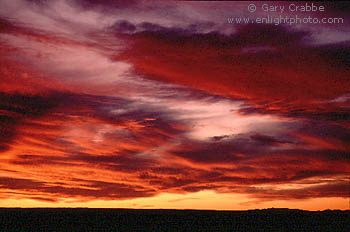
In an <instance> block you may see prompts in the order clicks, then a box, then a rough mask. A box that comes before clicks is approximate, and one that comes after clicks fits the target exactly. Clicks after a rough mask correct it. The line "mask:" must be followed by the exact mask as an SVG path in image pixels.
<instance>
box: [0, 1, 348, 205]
mask: <svg viewBox="0 0 350 232" xmlns="http://www.w3.org/2000/svg"><path fill="white" fill-rule="evenodd" d="M249 4H255V5H256V7H257V10H256V12H254V13H250V12H249V11H248V8H247V7H248V5H249ZM263 4H269V5H277V6H284V7H286V9H287V8H288V7H289V5H290V4H295V5H300V6H301V5H305V4H310V5H311V2H309V3H307V2H300V1H299V2H265V3H264V2H229V1H224V2H210V1H201V2H196V1H153V0H151V1H150V0H147V1H146V0H145V1H131V0H129V1H122V0H115V1H113V0H96V1H93V0H52V1H51V0H50V1H49V0H0V78H1V81H0V207H113V208H149V209H151V208H169V209H217V210H246V209H256V208H259V209H261V208H271V207H275V208H279V207H284V208H298V209H305V210H324V209H343V210H344V209H349V197H350V162H349V161H350V160H349V159H350V25H349V24H350V7H349V6H350V3H347V2H343V3H339V2H338V3H327V2H322V3H314V4H315V5H316V6H320V5H323V6H324V8H325V10H324V11H315V12H290V11H287V12H286V11H285V12H283V13H280V12H273V11H271V12H264V11H263V10H262V8H261V7H262V5H263ZM296 14H297V16H298V17H300V18H303V17H312V18H319V19H322V18H327V19H329V18H331V19H334V18H342V19H343V22H342V23H319V24H312V23H298V24H292V25H291V24H287V23H284V24H283V23H282V24H278V25H275V24H273V23H253V22H252V23H229V22H228V18H237V17H247V18H248V17H249V19H250V20H256V18H258V17H267V15H269V17H280V15H282V16H290V17H294V16H295V15H296Z"/></svg>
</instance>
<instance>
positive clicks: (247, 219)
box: [0, 208, 350, 232]
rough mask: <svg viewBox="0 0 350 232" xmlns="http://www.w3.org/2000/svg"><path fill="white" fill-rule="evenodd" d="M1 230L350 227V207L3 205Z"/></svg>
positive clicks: (325, 228) (298, 229) (232, 229)
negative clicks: (220, 208) (241, 208)
mask: <svg viewBox="0 0 350 232" xmlns="http://www.w3.org/2000/svg"><path fill="white" fill-rule="evenodd" d="M0 230H1V231H322V232H324V231H332V232H336V231H350V211H349V210H347V211H340V210H326V211H312V212H310V211H302V210H290V209H266V210H248V211H210V210H133V209H85V208H78V209H73V208H48V209H46V208H41V209H40V208H37V209H21V208H3V209H1V208H0Z"/></svg>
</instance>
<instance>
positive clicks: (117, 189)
mask: <svg viewBox="0 0 350 232" xmlns="http://www.w3.org/2000/svg"><path fill="white" fill-rule="evenodd" d="M83 182H84V184H83V185H81V188H79V187H65V186H61V185H52V184H51V183H46V182H41V181H36V180H31V179H20V178H10V177H1V178H0V188H2V189H10V190H25V191H30V192H32V193H42V194H43V195H45V196H46V197H45V199H44V200H45V201H57V200H59V199H60V198H62V197H82V198H83V199H84V198H86V199H89V198H103V199H130V198H135V197H149V196H152V195H154V194H155V192H154V191H153V190H151V189H146V188H144V187H142V186H139V185H127V184H122V183H112V182H104V181H93V180H83ZM87 187H89V188H87ZM24 196H25V194H24ZM32 198H33V197H32ZM34 198H35V199H38V197H34ZM39 199H40V198H39ZM83 199H81V200H83ZM41 200H43V199H41Z"/></svg>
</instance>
